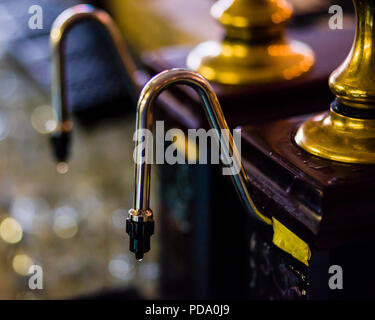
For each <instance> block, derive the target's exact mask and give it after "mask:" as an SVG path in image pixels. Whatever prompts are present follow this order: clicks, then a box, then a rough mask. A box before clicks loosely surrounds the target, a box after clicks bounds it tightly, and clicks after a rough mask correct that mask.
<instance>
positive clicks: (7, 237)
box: [0, 217, 23, 243]
mask: <svg viewBox="0 0 375 320" xmlns="http://www.w3.org/2000/svg"><path fill="white" fill-rule="evenodd" d="M22 236H23V230H22V227H21V225H20V224H19V223H18V221H17V220H16V219H13V218H11V217H8V218H5V219H4V220H3V221H2V222H1V224H0V237H1V238H2V239H3V240H4V241H5V242H7V243H18V242H20V241H21V240H22Z"/></svg>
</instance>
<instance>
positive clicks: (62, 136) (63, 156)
mask: <svg viewBox="0 0 375 320" xmlns="http://www.w3.org/2000/svg"><path fill="white" fill-rule="evenodd" d="M70 142H71V133H70V132H55V133H52V134H51V135H50V143H51V148H52V154H53V156H54V158H55V159H56V161H57V162H58V163H59V162H67V160H68V157H69V152H70Z"/></svg>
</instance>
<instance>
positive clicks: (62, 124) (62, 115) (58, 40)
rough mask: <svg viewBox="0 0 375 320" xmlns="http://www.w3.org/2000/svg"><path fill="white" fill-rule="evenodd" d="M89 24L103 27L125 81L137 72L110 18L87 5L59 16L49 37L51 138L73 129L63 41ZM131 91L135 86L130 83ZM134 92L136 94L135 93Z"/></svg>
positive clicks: (101, 11)
mask: <svg viewBox="0 0 375 320" xmlns="http://www.w3.org/2000/svg"><path fill="white" fill-rule="evenodd" d="M87 20H92V21H95V22H97V23H99V24H100V25H101V26H102V27H104V28H105V29H106V30H107V32H108V35H109V36H110V38H111V40H112V42H113V44H114V46H115V48H116V51H117V52H118V54H119V56H120V58H121V61H122V63H123V66H124V69H125V70H126V72H127V73H128V74H129V77H128V78H129V80H130V81H134V75H135V73H136V71H137V68H136V66H135V64H134V62H133V60H132V58H131V55H130V53H129V50H128V48H127V46H126V44H125V42H124V40H123V38H122V35H121V33H120V31H119V30H118V28H117V26H116V24H115V22H114V21H113V20H112V18H111V17H110V15H109V14H108V13H107V12H105V11H103V10H100V9H97V8H95V7H93V6H91V5H84V4H82V5H77V6H74V7H71V8H69V9H67V10H65V11H64V12H62V13H61V14H60V15H59V16H58V17H57V18H56V20H55V21H54V23H53V26H52V29H51V33H50V45H51V50H52V107H53V109H54V111H55V116H56V122H57V129H56V131H55V132H54V134H55V136H57V137H58V136H59V135H60V136H61V134H62V133H65V134H69V133H70V132H71V131H72V128H73V125H72V122H71V119H70V112H69V108H68V104H67V95H66V81H65V57H64V44H65V39H66V37H67V35H68V33H69V31H70V30H71V28H72V27H73V26H75V25H77V24H78V23H80V22H82V21H87ZM131 86H132V87H133V88H134V91H135V90H136V88H137V85H136V83H134V82H132V83H131ZM135 92H136V91H135Z"/></svg>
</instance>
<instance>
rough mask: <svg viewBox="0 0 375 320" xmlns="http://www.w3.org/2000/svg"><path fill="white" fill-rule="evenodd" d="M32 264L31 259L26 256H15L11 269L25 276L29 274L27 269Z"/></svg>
mask: <svg viewBox="0 0 375 320" xmlns="http://www.w3.org/2000/svg"><path fill="white" fill-rule="evenodd" d="M33 264H34V261H33V259H31V258H30V257H29V256H28V255H27V254H17V255H16V256H14V258H13V262H12V267H13V270H14V271H15V272H17V273H18V274H19V275H21V276H26V275H28V274H29V268H30V267H31V266H32V265H33Z"/></svg>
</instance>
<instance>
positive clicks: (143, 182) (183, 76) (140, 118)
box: [130, 69, 272, 224]
mask: <svg viewBox="0 0 375 320" xmlns="http://www.w3.org/2000/svg"><path fill="white" fill-rule="evenodd" d="M181 84H183V85H187V86H190V87H191V88H193V89H194V90H195V91H196V92H197V93H198V95H199V96H200V98H201V102H202V107H203V109H204V111H205V114H206V117H207V119H208V121H209V124H210V126H211V127H212V128H214V129H215V131H216V133H217V135H216V139H217V142H218V143H220V144H221V147H222V150H223V155H224V157H225V158H226V160H228V161H227V163H231V161H229V160H230V159H229V155H230V154H231V152H232V154H233V156H232V159H233V166H232V171H234V170H236V168H237V169H238V168H239V169H240V170H237V172H238V171H239V173H238V174H233V175H231V177H232V180H233V183H234V186H235V188H236V190H237V193H238V195H239V197H240V199H241V201H242V203H243V205H244V207H245V209H246V210H247V211H248V212H249V213H250V214H251V215H253V216H254V217H256V218H257V219H259V220H261V221H263V222H266V223H267V224H271V223H272V221H271V220H270V219H269V218H268V217H266V216H264V215H263V214H261V213H260V212H259V210H258V209H257V208H256V206H255V205H254V202H253V200H252V198H251V196H250V194H249V191H248V189H247V183H248V176H247V174H246V172H245V170H244V168H243V166H242V163H241V159H240V155H239V153H238V150H237V148H236V145H235V143H234V141H233V136H232V135H231V134H230V131H229V128H228V125H227V123H226V121H225V118H224V114H223V112H222V109H221V107H220V103H219V101H218V99H217V97H216V94H215V92H214V90H213V89H212V87H211V85H210V84H209V83H208V81H207V80H206V79H205V78H203V77H202V76H201V75H200V74H198V73H196V72H193V71H189V70H185V69H172V70H167V71H164V72H162V73H159V74H158V75H156V76H155V77H153V78H152V79H151V80H150V81H149V82H148V83H147V84H146V85H145V86H144V88H143V90H142V92H141V95H140V97H139V100H138V106H137V124H136V129H137V136H136V141H140V139H141V136H140V134H141V132H142V131H141V130H142V129H148V130H150V131H152V127H153V123H154V105H155V100H156V98H157V97H158V96H159V94H160V93H161V92H162V91H164V90H166V89H167V88H170V87H171V86H174V85H181ZM222 129H226V130H228V132H229V136H228V140H229V141H228V143H227V144H226V143H222V142H221V141H222V140H221V139H220V132H221V130H222ZM150 143H152V142H151V141H149V140H148V139H147V136H146V137H145V140H144V141H143V146H144V149H145V150H153V149H152V145H150ZM142 159H143V155H142V148H137V153H136V166H135V197H134V208H133V209H132V210H131V215H130V218H131V219H132V220H134V217H136V216H137V213H140V214H141V213H143V212H150V211H151V210H150V170H151V164H150V163H147V162H146V161H142ZM143 160H144V159H143ZM234 172H236V171H234Z"/></svg>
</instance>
